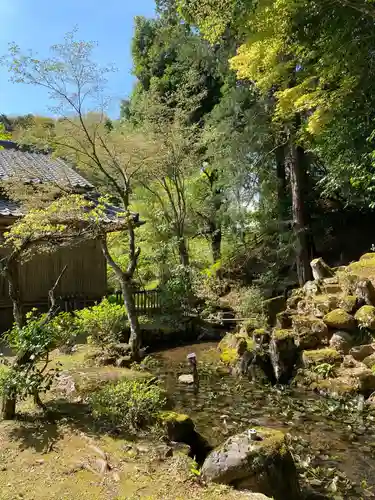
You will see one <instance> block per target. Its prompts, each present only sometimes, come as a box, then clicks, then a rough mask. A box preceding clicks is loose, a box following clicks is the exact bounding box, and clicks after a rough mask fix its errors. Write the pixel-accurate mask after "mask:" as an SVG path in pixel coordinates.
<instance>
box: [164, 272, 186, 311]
mask: <svg viewBox="0 0 375 500" xmlns="http://www.w3.org/2000/svg"><path fill="white" fill-rule="evenodd" d="M191 273H192V270H191V269H187V268H186V267H185V266H182V265H180V266H176V267H175V268H174V269H172V270H171V272H170V276H169V279H168V280H167V281H166V282H165V283H163V284H162V285H161V286H160V293H161V304H162V305H161V307H162V310H163V313H165V314H171V315H173V316H175V315H177V316H178V315H179V314H181V312H183V311H184V310H188V309H189V300H190V299H191V298H192V286H191V281H192V276H191Z"/></svg>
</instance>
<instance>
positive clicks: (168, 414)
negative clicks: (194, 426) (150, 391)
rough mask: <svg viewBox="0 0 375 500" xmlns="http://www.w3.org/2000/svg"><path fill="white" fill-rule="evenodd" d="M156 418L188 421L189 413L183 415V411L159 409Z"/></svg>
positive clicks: (162, 420)
mask: <svg viewBox="0 0 375 500" xmlns="http://www.w3.org/2000/svg"><path fill="white" fill-rule="evenodd" d="M158 419H159V420H160V421H161V422H178V423H182V422H187V421H190V420H191V419H190V417H189V415H185V414H184V413H176V412H175V411H161V412H160V413H158Z"/></svg>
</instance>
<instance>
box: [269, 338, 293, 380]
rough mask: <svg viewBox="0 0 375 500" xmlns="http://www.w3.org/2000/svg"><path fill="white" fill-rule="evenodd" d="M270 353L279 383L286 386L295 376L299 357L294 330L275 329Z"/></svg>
mask: <svg viewBox="0 0 375 500" xmlns="http://www.w3.org/2000/svg"><path fill="white" fill-rule="evenodd" d="M269 353H270V358H271V363H272V366H273V370H274V373H275V378H276V380H277V382H279V383H281V384H286V383H287V382H289V380H290V379H291V377H292V375H293V370H294V365H295V363H296V361H297V357H298V348H297V346H296V344H295V342H294V332H293V330H281V329H278V328H275V329H274V330H273V332H272V338H271V342H270V347H269Z"/></svg>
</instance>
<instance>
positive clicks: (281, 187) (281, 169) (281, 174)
mask: <svg viewBox="0 0 375 500" xmlns="http://www.w3.org/2000/svg"><path fill="white" fill-rule="evenodd" d="M285 149H286V148H285V145H283V146H278V147H277V148H276V151H275V157H276V177H277V206H278V214H279V220H280V221H283V220H285V219H286V218H287V211H288V199H287V184H286V172H285V162H286V151H285Z"/></svg>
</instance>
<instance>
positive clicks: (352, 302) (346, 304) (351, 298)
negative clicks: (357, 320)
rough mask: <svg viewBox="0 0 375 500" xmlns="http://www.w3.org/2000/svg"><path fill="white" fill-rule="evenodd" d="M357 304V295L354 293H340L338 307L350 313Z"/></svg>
mask: <svg viewBox="0 0 375 500" xmlns="http://www.w3.org/2000/svg"><path fill="white" fill-rule="evenodd" d="M356 306H357V297H356V296H355V295H342V296H341V297H340V299H339V302H338V307H339V308H340V309H343V310H344V311H346V312H347V313H349V314H351V313H352V312H353V311H354V310H355V308H356Z"/></svg>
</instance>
